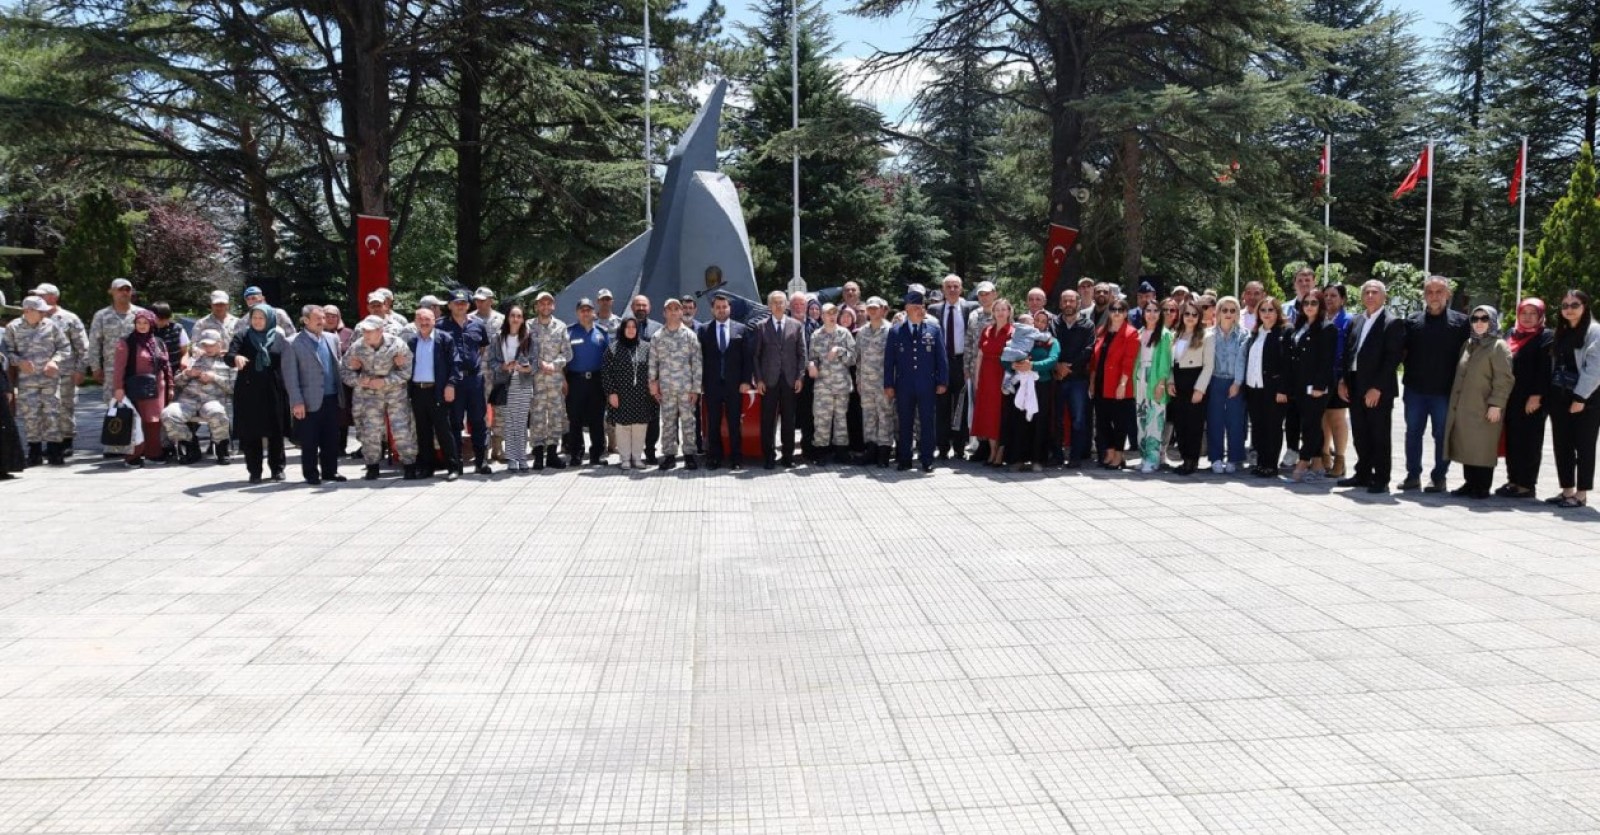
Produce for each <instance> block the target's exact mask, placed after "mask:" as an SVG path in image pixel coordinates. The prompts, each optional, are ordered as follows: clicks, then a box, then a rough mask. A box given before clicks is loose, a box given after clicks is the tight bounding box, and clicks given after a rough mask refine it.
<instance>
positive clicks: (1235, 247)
mask: <svg viewBox="0 0 1600 835" xmlns="http://www.w3.org/2000/svg"><path fill="white" fill-rule="evenodd" d="M1242 141H1244V140H1243V138H1242V137H1240V135H1239V134H1237V133H1236V134H1234V135H1233V144H1235V145H1237V144H1239V143H1240V142H1242ZM1234 173H1235V174H1237V173H1238V172H1237V171H1235V172H1234ZM1233 297H1234V298H1236V299H1237V298H1239V213H1238V212H1237V211H1235V212H1234V213H1233Z"/></svg>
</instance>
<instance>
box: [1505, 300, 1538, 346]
mask: <svg viewBox="0 0 1600 835" xmlns="http://www.w3.org/2000/svg"><path fill="white" fill-rule="evenodd" d="M1524 307H1532V308H1534V309H1536V310H1538V311H1539V324H1537V325H1534V326H1533V327H1531V328H1525V327H1523V326H1522V309H1523V308H1524ZM1544 317H1545V312H1544V302H1543V301H1541V300H1539V299H1537V298H1534V297H1532V296H1529V297H1528V298H1525V299H1523V300H1522V304H1519V305H1517V326H1516V328H1515V329H1513V330H1512V331H1511V333H1509V334H1506V345H1508V346H1509V347H1510V348H1511V355H1512V356H1516V355H1517V352H1518V351H1520V350H1522V346H1523V345H1526V344H1528V343H1529V342H1532V341H1533V340H1535V339H1538V338H1539V336H1540V335H1541V334H1543V333H1544Z"/></svg>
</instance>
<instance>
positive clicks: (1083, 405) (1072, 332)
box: [1050, 290, 1094, 469]
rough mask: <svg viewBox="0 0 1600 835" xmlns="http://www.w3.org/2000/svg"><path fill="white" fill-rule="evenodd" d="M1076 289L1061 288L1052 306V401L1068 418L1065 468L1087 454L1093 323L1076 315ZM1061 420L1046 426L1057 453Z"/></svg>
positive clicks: (1069, 467)
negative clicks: (1054, 383) (1054, 385)
mask: <svg viewBox="0 0 1600 835" xmlns="http://www.w3.org/2000/svg"><path fill="white" fill-rule="evenodd" d="M1078 304H1079V299H1078V291H1076V290H1062V291H1061V299H1060V301H1059V302H1058V306H1057V308H1056V310H1057V312H1058V313H1059V314H1060V315H1059V316H1057V317H1056V321H1055V326H1054V328H1053V330H1054V332H1055V339H1056V343H1057V344H1058V345H1060V346H1061V353H1060V357H1059V359H1057V360H1056V370H1055V378H1056V381H1057V389H1056V403H1057V404H1059V405H1060V407H1061V408H1062V409H1063V410H1065V411H1066V413H1067V417H1068V418H1069V419H1070V420H1071V421H1072V430H1071V435H1070V438H1069V439H1068V443H1069V447H1070V448H1069V449H1067V450H1066V451H1065V455H1064V463H1065V464H1066V465H1067V468H1068V469H1072V468H1076V467H1077V466H1078V464H1079V463H1080V462H1081V461H1083V459H1085V458H1088V457H1089V440H1090V437H1089V434H1090V432H1089V427H1090V426H1092V425H1093V424H1092V423H1090V421H1089V360H1090V357H1091V356H1092V355H1093V354H1094V325H1093V324H1092V323H1091V322H1090V321H1089V320H1087V319H1084V318H1081V317H1079V316H1078ZM1061 428H1062V427H1061V421H1060V420H1057V421H1055V425H1053V426H1051V427H1050V439H1051V444H1050V448H1051V449H1052V450H1055V451H1056V452H1057V454H1061V446H1062V444H1061Z"/></svg>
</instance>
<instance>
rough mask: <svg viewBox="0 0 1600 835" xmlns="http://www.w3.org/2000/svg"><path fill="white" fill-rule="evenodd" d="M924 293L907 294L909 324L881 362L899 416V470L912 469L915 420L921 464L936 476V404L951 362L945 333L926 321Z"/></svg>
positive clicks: (899, 329) (898, 330)
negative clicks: (946, 351) (945, 347)
mask: <svg viewBox="0 0 1600 835" xmlns="http://www.w3.org/2000/svg"><path fill="white" fill-rule="evenodd" d="M922 303H923V291H922V289H921V288H920V287H917V286H915V285H913V286H912V287H911V288H910V289H908V290H907V291H906V320H905V321H904V322H901V323H900V324H898V325H895V326H894V329H893V330H891V331H890V332H889V339H888V344H887V346H886V347H885V348H884V356H883V390H884V393H885V394H887V395H888V396H889V399H890V400H893V401H894V402H895V408H896V409H898V410H899V416H900V432H899V434H898V435H897V436H896V439H895V440H896V447H897V448H896V450H895V457H896V459H897V462H898V467H897V468H896V469H898V470H900V471H901V472H905V471H906V470H909V469H911V427H912V424H913V421H914V420H915V421H916V422H917V424H918V426H917V428H918V429H919V430H920V434H918V436H917V460H918V463H920V464H921V465H922V471H923V472H925V473H931V472H933V441H934V431H935V430H936V429H937V428H938V427H937V424H936V423H935V420H934V404H935V403H936V402H937V398H938V396H939V395H941V394H944V393H945V388H946V386H945V379H946V377H947V375H948V373H949V364H948V363H949V361H948V359H947V358H946V357H945V350H944V331H942V330H940V329H939V326H938V324H936V323H934V322H931V321H928V320H927V319H926V318H925V317H926V316H927V311H926V309H925V308H924V307H923V306H922Z"/></svg>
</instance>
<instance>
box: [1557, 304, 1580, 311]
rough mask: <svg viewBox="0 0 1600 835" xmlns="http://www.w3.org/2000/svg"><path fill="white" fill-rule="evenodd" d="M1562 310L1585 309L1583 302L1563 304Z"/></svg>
mask: <svg viewBox="0 0 1600 835" xmlns="http://www.w3.org/2000/svg"><path fill="white" fill-rule="evenodd" d="M1561 309H1562V310H1582V309H1583V302H1563V303H1562V304H1561Z"/></svg>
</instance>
